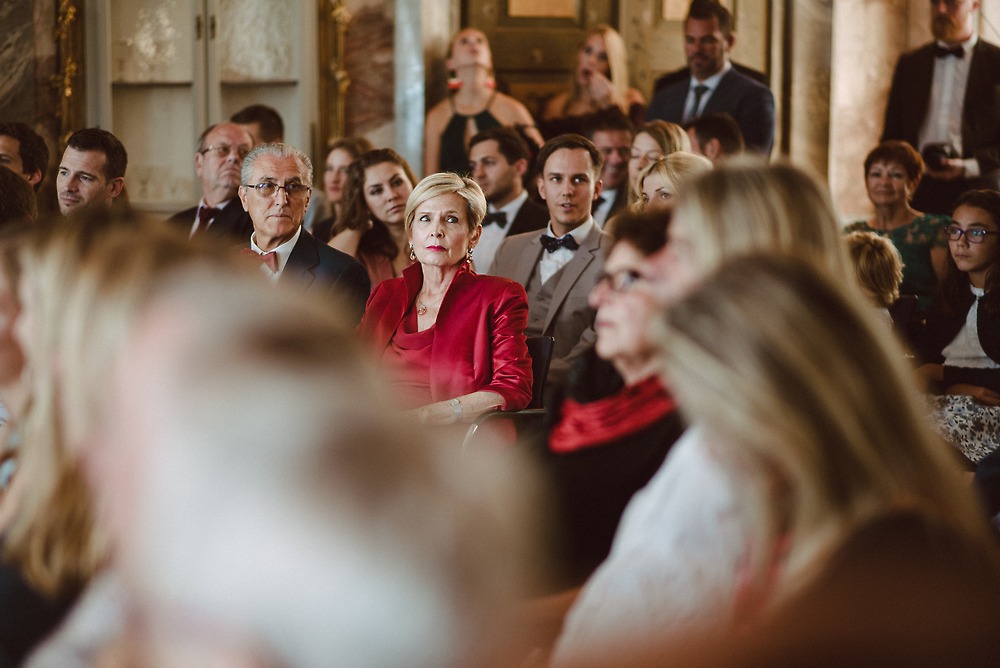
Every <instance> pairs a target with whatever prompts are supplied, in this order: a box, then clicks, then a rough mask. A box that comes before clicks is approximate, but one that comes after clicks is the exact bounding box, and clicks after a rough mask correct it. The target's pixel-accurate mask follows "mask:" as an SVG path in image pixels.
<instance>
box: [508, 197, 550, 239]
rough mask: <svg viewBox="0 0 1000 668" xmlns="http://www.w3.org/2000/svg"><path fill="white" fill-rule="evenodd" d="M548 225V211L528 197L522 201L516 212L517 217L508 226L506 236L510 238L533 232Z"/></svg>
mask: <svg viewBox="0 0 1000 668" xmlns="http://www.w3.org/2000/svg"><path fill="white" fill-rule="evenodd" d="M548 224H549V210H548V209H547V208H546V207H544V206H542V205H541V204H539V203H538V202H535V201H533V200H532V199H531V198H530V197H529V198H528V199H526V200H524V204H522V205H521V208H520V209H518V210H517V215H516V216H514V220H513V221H512V222H511V224H510V229H509V230H507V236H508V237H512V236H514V235H515V234H524V233H525V232H534V231H535V230H540V229H542V228H543V227H545V226H546V225H548Z"/></svg>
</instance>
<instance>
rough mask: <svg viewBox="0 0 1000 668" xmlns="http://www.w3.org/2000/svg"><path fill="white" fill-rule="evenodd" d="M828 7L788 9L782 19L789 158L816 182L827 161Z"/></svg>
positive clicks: (820, 2)
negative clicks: (787, 41) (787, 46)
mask: <svg viewBox="0 0 1000 668" xmlns="http://www.w3.org/2000/svg"><path fill="white" fill-rule="evenodd" d="M840 1H841V0H838V3H839V2H840ZM832 5H833V2H832V0H812V1H810V2H793V3H786V17H785V18H786V26H787V27H788V30H787V31H786V32H785V35H786V39H790V40H791V44H790V50H789V51H787V52H786V53H789V54H790V59H789V61H788V62H786V63H785V76H786V77H788V86H787V88H786V89H785V91H786V94H787V106H786V107H785V113H786V114H787V118H786V127H787V131H788V157H789V158H790V159H791V161H792V162H794V163H795V164H797V165H799V166H802V167H805V168H807V169H811V170H813V171H814V172H815V173H816V174H817V175H819V176H820V177H825V176H826V172H827V165H828V159H829V158H828V155H829V151H828V148H829V146H828V143H829V136H830V135H829V130H830V55H831V54H830V43H831V37H830V29H831V25H832V15H833V10H832Z"/></svg>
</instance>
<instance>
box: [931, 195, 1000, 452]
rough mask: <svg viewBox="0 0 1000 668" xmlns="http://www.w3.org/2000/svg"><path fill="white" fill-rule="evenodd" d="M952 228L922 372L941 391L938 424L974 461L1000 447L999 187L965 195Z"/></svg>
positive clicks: (937, 402) (937, 404) (936, 415)
mask: <svg viewBox="0 0 1000 668" xmlns="http://www.w3.org/2000/svg"><path fill="white" fill-rule="evenodd" d="M947 234H948V248H949V251H950V252H949V257H948V268H947V272H946V274H945V277H944V279H943V280H942V282H941V285H940V286H939V289H938V294H937V296H936V298H935V301H934V304H933V306H932V308H931V311H930V313H929V314H928V317H927V323H926V327H925V331H924V336H923V337H922V342H921V351H922V353H923V359H924V360H926V361H927V362H928V363H927V364H924V365H923V366H921V367H920V373H921V375H922V376H923V377H924V379H926V380H927V381H929V382H931V383H932V384H933V387H934V389H936V390H939V391H940V392H941V395H940V396H936V397H934V398H933V399H932V403H933V405H934V408H935V412H934V419H935V422H936V423H937V426H938V429H939V430H940V431H941V432H942V434H943V435H944V436H945V437H946V438H947V439H948V440H949V441H951V443H952V444H953V445H955V447H957V448H958V449H959V450H960V451H961V452H962V454H964V455H965V456H966V457H967V458H968V459H969V460H970V461H971V462H973V463H976V462H978V461H979V460H980V459H982V458H983V457H984V456H986V455H987V454H989V453H990V452H992V451H994V450H996V449H998V448H1000V290H994V289H993V288H994V287H995V286H996V284H997V282H998V281H1000V250H998V249H1000V192H996V191H993V190H973V191H970V192H967V193H965V194H964V195H962V196H961V197H960V198H959V199H958V202H957V204H956V206H955V211H954V212H953V213H952V220H951V223H950V224H949V225H948V227H947Z"/></svg>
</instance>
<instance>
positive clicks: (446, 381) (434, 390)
mask: <svg viewBox="0 0 1000 668" xmlns="http://www.w3.org/2000/svg"><path fill="white" fill-rule="evenodd" d="M423 282H424V275H423V271H422V269H421V267H420V265H419V264H412V265H410V266H409V267H407V268H406V269H404V270H403V275H402V276H401V277H399V278H393V279H389V280H386V281H382V282H381V283H379V284H378V285H376V286H375V289H374V290H373V291H372V294H371V297H369V298H368V306H367V307H366V308H365V315H364V317H363V318H362V319H361V324H360V325H358V333H359V335H360V336H361V338H362V340H365V341H368V342H370V343H371V345H372V346H374V348H375V350H376V351H377V353H378V355H379V357H380V358H381V355H382V353H383V352H384V351H385V349H386V346H388V345H389V341H390V340H391V339H392V337H393V335H394V334H395V333H396V329H397V328H398V327H399V325H400V323H401V322H402V320H403V316H404V315H405V314H406V312H407V311H408V310H409V309H410V307H411V306H412V305H413V301H414V299H416V296H417V293H419V292H420V288H421V286H422V285H423ZM527 326H528V297H527V295H526V294H525V292H524V288H523V287H522V286H521V284H520V283H517V282H515V281H511V280H508V279H506V278H500V277H499V276H483V275H480V274H477V273H475V272H473V271H472V270H470V269H468V268H467V266H466V265H465V264H464V263H463V264H462V268H461V269H460V270H459V272H458V274H457V275H456V276H455V278H454V279H453V280H452V283H451V285H450V286H449V287H448V292H447V293H446V294H445V296H444V299H443V300H442V302H441V306H440V307H439V309H438V317H437V322H436V323H435V332H434V343H433V344H432V347H431V370H430V371H431V377H430V383H431V397H432V399H433V400H434V401H447V400H448V399H454V398H455V397H460V396H462V395H465V394H469V393H471V392H478V391H480V390H488V391H491V392H496V393H498V394H499V395H500V396H502V397H503V398H504V410H508V411H513V410H519V409H521V408H524V407H525V406H527V405H528V402H529V401H531V381H532V377H531V358H530V357H529V356H528V346H527V344H526V343H525V337H524V330H525V328H526V327H527Z"/></svg>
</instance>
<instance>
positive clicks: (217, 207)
mask: <svg viewBox="0 0 1000 668" xmlns="http://www.w3.org/2000/svg"><path fill="white" fill-rule="evenodd" d="M252 148H253V138H252V137H251V136H250V133H249V132H247V131H246V130H245V129H244V128H243V127H241V126H239V125H237V124H236V123H219V124H218V125H213V126H211V127H209V128H208V129H207V130H205V131H204V132H203V133H201V137H199V138H198V150H197V151H196V152H195V154H194V171H195V173H196V174H197V175H198V179H199V180H200V181H201V193H202V197H201V202H199V203H198V205H197V206H193V207H191V208H190V209H184V210H183V211H181V212H180V213H177V214H174V215H173V216H171V217H170V222H171V223H172V224H174V225H177V226H178V227H181V228H183V229H184V230H187V232H188V234H189V235H190V236H192V237H194V236H200V235H202V234H211V235H213V236H219V237H223V238H227V239H231V240H233V241H240V242H243V241H246V240H247V239H248V238H249V237H250V235H251V234H252V233H253V222H252V221H251V220H250V216H249V215H248V214H247V212H246V211H244V210H243V205H242V204H241V203H240V198H239V196H238V195H237V189H238V188H239V187H240V168H241V166H242V164H243V158H245V157H246V156H247V154H248V153H250V149H252Z"/></svg>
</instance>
